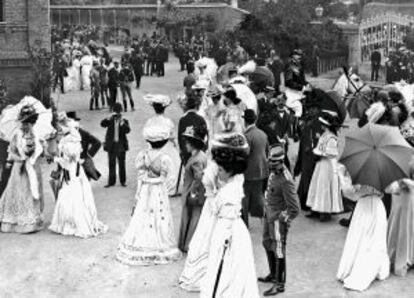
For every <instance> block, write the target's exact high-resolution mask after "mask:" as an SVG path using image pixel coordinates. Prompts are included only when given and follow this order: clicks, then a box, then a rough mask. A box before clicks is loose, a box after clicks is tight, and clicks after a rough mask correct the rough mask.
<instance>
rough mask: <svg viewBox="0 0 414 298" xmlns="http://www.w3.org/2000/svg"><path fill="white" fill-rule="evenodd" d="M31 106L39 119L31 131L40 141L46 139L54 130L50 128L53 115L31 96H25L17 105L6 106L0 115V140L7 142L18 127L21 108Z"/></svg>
mask: <svg viewBox="0 0 414 298" xmlns="http://www.w3.org/2000/svg"><path fill="white" fill-rule="evenodd" d="M27 105H31V106H33V108H34V109H35V110H36V112H37V113H38V114H39V118H38V119H37V121H36V124H35V125H34V127H33V130H34V132H35V134H36V136H38V137H39V138H40V139H43V140H46V139H48V138H49V137H50V136H51V135H52V134H53V133H54V132H55V129H54V128H53V126H52V119H53V114H52V110H51V109H46V108H45V107H44V105H43V104H42V103H41V102H40V101H39V100H37V99H36V98H34V97H32V96H25V97H24V98H23V99H22V100H21V101H20V102H19V103H18V104H16V105H12V106H7V107H6V108H5V109H4V110H3V111H2V113H1V115H0V138H2V139H3V140H6V141H8V142H10V141H11V138H12V137H13V135H14V132H15V131H16V130H17V129H18V128H19V127H20V121H19V120H18V118H19V114H20V110H21V109H22V107H24V106H27Z"/></svg>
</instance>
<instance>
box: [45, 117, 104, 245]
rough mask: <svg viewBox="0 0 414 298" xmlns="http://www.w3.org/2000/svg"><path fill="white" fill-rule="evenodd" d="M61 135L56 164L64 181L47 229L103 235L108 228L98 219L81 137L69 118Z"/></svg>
mask: <svg viewBox="0 0 414 298" xmlns="http://www.w3.org/2000/svg"><path fill="white" fill-rule="evenodd" d="M62 132H63V133H64V134H65V135H64V136H63V138H62V139H61V140H60V142H59V146H58V149H59V156H58V157H56V158H55V161H56V162H57V163H58V164H59V165H60V167H61V168H62V179H63V181H62V187H61V189H60V190H59V194H58V199H57V202H56V206H55V211H54V214H53V219H52V223H51V225H50V227H49V229H50V230H51V231H53V232H55V233H58V234H62V235H65V236H76V237H80V238H89V237H95V236H98V235H99V234H103V233H106V232H107V230H108V227H107V226H106V225H104V224H103V223H102V222H100V221H99V220H98V217H97V212H96V207H95V200H94V196H93V193H92V187H91V185H90V183H89V180H88V178H87V177H86V175H85V172H84V171H83V167H82V166H81V158H80V154H81V152H82V146H81V137H80V134H79V132H78V131H77V128H76V123H75V121H70V120H69V119H68V120H67V122H66V124H65V126H62Z"/></svg>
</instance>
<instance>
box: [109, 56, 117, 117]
mask: <svg viewBox="0 0 414 298" xmlns="http://www.w3.org/2000/svg"><path fill="white" fill-rule="evenodd" d="M118 67H119V63H118V62H114V64H113V65H112V66H111V67H110V69H109V71H108V89H109V101H108V105H109V111H110V112H112V111H113V109H114V104H115V103H116V97H117V94H118V86H119V72H118Z"/></svg>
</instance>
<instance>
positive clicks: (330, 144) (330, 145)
mask: <svg viewBox="0 0 414 298" xmlns="http://www.w3.org/2000/svg"><path fill="white" fill-rule="evenodd" d="M338 155H339V152H338V140H337V139H336V138H330V139H329V140H328V141H327V143H326V148H325V156H326V157H337V156H338Z"/></svg>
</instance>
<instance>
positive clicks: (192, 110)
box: [183, 109, 197, 116]
mask: <svg viewBox="0 0 414 298" xmlns="http://www.w3.org/2000/svg"><path fill="white" fill-rule="evenodd" d="M191 112H192V113H197V110H195V109H191V110H188V111H186V112H185V113H184V115H183V116H187V115H188V114H189V113H191Z"/></svg>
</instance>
